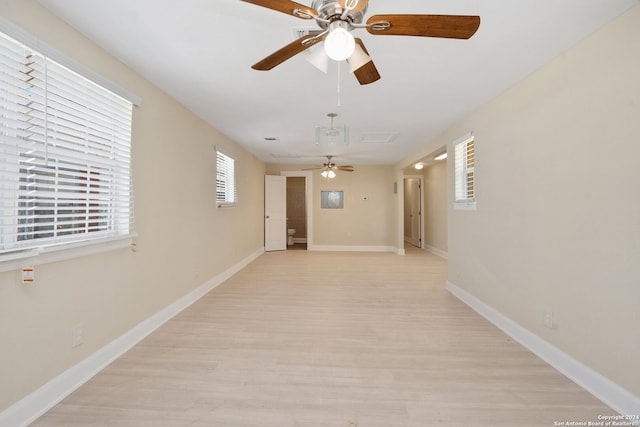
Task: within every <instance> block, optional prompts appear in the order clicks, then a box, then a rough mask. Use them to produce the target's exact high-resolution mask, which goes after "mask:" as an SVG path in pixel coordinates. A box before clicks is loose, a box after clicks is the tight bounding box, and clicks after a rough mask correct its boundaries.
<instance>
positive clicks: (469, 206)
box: [453, 202, 476, 211]
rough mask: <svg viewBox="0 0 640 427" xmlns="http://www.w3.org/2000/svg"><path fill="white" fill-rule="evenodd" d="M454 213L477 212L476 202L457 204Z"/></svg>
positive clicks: (454, 206) (454, 205)
mask: <svg viewBox="0 0 640 427" xmlns="http://www.w3.org/2000/svg"><path fill="white" fill-rule="evenodd" d="M453 210H454V211H475V210H476V202H455V203H454V204H453Z"/></svg>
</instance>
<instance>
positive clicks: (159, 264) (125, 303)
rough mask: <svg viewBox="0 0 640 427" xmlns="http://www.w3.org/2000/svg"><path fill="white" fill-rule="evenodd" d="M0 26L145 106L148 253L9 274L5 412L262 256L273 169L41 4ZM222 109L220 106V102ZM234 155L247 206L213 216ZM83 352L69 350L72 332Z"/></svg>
mask: <svg viewBox="0 0 640 427" xmlns="http://www.w3.org/2000/svg"><path fill="white" fill-rule="evenodd" d="M0 15H2V16H3V17H5V18H7V19H9V20H11V21H13V22H15V23H17V24H18V25H20V26H22V27H24V28H25V29H26V30H27V31H29V32H30V33H32V34H34V35H36V36H37V37H39V38H40V39H42V40H43V41H45V42H47V43H48V44H50V45H52V46H54V47H56V48H57V49H58V50H61V51H63V52H64V53H66V54H67V55H68V56H70V57H71V58H73V59H75V60H76V61H78V62H80V63H82V64H85V65H87V66H89V67H90V68H91V69H92V70H94V71H95V72H97V73H99V74H102V75H103V76H105V77H107V78H109V79H111V80H113V81H114V82H115V83H117V84H119V85H121V86H123V87H125V88H127V89H129V90H130V91H132V92H134V93H136V94H137V95H139V96H141V97H142V98H143V104H142V106H141V107H139V108H135V111H134V120H133V182H134V193H135V195H134V196H135V215H136V220H135V223H136V231H137V232H138V233H139V237H138V239H137V243H138V251H137V252H135V253H133V252H131V251H130V250H128V249H123V250H117V251H112V252H108V253H104V254H101V255H93V256H85V257H81V258H77V259H73V260H69V261H65V262H58V263H51V264H46V265H41V266H38V267H36V280H37V284H36V285H33V286H29V287H20V286H19V285H18V284H17V277H18V275H17V272H14V271H10V272H6V273H0V337H1V340H2V341H1V343H0V346H1V348H2V350H1V351H0V379H1V380H0V412H1V411H2V410H3V409H5V408H7V407H8V406H10V405H11V404H13V403H15V402H16V401H17V400H19V399H21V398H23V397H24V396H25V395H27V394H29V393H31V392H33V391H34V390H35V389H37V388H38V387H40V386H42V385H43V384H45V383H46V382H47V381H49V380H51V379H52V378H53V377H55V376H56V375H58V374H60V373H62V372H63V371H65V370H66V369H68V368H70V367H72V366H73V365H75V364H77V363H78V362H80V361H81V360H83V359H84V358H86V357H87V356H89V355H90V354H92V353H94V352H95V351H97V350H98V349H100V348H101V347H103V346H104V345H106V344H108V343H109V342H111V341H112V340H114V339H115V338H117V337H119V336H120V335H122V334H123V333H125V332H126V331H128V330H130V329H131V328H132V327H134V326H135V325H137V324H138V323H139V322H141V321H142V320H144V319H146V318H148V317H150V316H151V315H153V314H155V313H157V312H158V311H160V310H161V309H163V308H164V307H166V306H167V305H168V304H170V303H172V302H174V301H176V300H177V299H178V298H180V297H182V296H184V295H186V294H187V293H189V292H190V291H192V290H194V289H195V288H197V287H198V286H200V285H202V284H203V283H205V282H207V281H208V280H209V279H211V278H212V277H214V276H215V275H217V274H219V273H221V272H223V271H224V270H226V269H228V268H229V267H231V266H232V265H234V264H235V263H237V262H239V261H241V260H243V259H245V258H246V257H248V256H250V255H251V254H254V253H255V252H256V251H259V250H260V249H261V248H262V247H263V220H262V212H263V178H262V177H263V175H264V171H265V166H264V164H263V163H262V162H261V161H259V160H257V159H256V158H255V157H253V156H252V155H250V154H248V153H247V152H245V151H244V150H243V149H241V148H240V147H239V146H238V145H237V144H235V143H233V142H232V141H230V140H228V139H227V138H225V137H224V136H222V135H221V134H220V133H219V132H217V131H216V130H215V129H213V128H212V127H211V126H209V125H207V124H206V123H204V122H203V121H202V120H200V119H199V118H197V117H195V116H194V115H193V114H192V113H190V112H189V111H187V110H186V109H185V108H183V107H182V106H180V105H179V104H177V103H176V102H174V101H173V100H171V99H170V98H169V97H167V96H166V95H164V94H163V93H162V92H160V91H159V90H158V89H156V88H155V87H153V86H152V85H150V84H149V83H148V82H146V81H144V80H143V79H141V78H140V77H139V76H138V75H136V74H135V73H133V72H132V71H131V70H129V69H127V68H126V67H125V66H123V65H122V64H121V63H119V62H118V61H116V60H114V58H112V57H110V56H109V55H107V54H106V53H105V52H104V51H102V50H100V49H99V48H98V47H96V46H95V45H93V44H92V43H90V42H89V41H88V40H86V39H85V38H83V37H82V36H80V35H78V34H77V33H76V32H75V31H74V30H72V29H71V28H69V27H67V26H66V25H64V24H62V23H61V22H59V21H58V20H57V19H55V18H54V17H52V16H51V15H49V14H48V13H47V12H46V11H45V10H44V9H42V8H41V7H40V6H38V4H37V3H36V2H35V1H31V0H15V1H3V2H0ZM212 102H215V100H212ZM215 145H220V146H222V147H223V148H224V149H225V151H226V152H228V153H230V154H232V155H234V156H236V158H237V168H238V177H239V182H238V193H239V200H240V202H239V206H238V207H236V208H229V209H217V208H216V206H215V202H214V198H215V169H214V167H215V152H214V146H215ZM79 323H82V324H83V326H84V344H83V345H81V346H79V347H77V348H75V349H72V348H71V330H72V327H73V326H75V325H76V324H79Z"/></svg>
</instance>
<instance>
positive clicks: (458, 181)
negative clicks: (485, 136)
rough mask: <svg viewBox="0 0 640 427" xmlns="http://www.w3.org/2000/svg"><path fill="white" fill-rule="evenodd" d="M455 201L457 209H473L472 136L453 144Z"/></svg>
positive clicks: (473, 156)
mask: <svg viewBox="0 0 640 427" xmlns="http://www.w3.org/2000/svg"><path fill="white" fill-rule="evenodd" d="M454 156H455V201H456V205H457V207H458V208H464V207H467V208H471V209H474V208H475V200H476V192H475V140H474V137H473V136H472V135H468V136H466V137H464V138H463V139H462V140H460V141H459V142H456V143H454Z"/></svg>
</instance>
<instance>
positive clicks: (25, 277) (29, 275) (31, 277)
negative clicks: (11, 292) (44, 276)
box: [21, 267, 36, 285]
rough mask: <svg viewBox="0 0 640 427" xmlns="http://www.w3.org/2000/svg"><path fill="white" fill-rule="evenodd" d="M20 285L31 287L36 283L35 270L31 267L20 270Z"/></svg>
mask: <svg viewBox="0 0 640 427" xmlns="http://www.w3.org/2000/svg"><path fill="white" fill-rule="evenodd" d="M21 278H22V284H23V285H33V284H34V283H36V270H35V268H33V267H23V268H22V274H21Z"/></svg>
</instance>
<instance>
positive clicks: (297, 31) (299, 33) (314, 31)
mask: <svg viewBox="0 0 640 427" xmlns="http://www.w3.org/2000/svg"><path fill="white" fill-rule="evenodd" d="M322 31H323V30H321V29H319V28H294V29H293V39H294V40H298V39H299V38H301V37H304V36H308V35H312V36H317V35H318V34H320V33H322Z"/></svg>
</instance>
